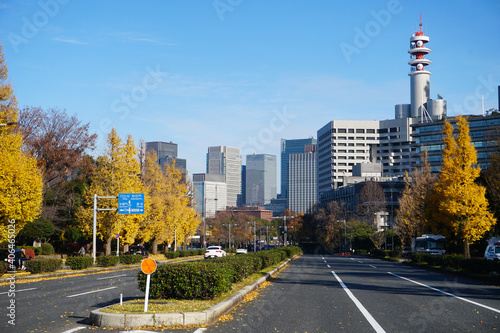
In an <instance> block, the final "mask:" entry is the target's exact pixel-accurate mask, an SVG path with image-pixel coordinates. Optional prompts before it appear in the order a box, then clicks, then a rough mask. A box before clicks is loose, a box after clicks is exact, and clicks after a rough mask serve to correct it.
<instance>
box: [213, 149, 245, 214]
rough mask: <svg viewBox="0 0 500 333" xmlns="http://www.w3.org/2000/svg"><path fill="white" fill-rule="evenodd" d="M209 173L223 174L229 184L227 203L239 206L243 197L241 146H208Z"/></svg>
mask: <svg viewBox="0 0 500 333" xmlns="http://www.w3.org/2000/svg"><path fill="white" fill-rule="evenodd" d="M207 173H208V174H212V175H223V176H224V177H225V182H226V185H227V205H228V206H237V205H238V202H239V200H240V197H241V154H240V148H234V147H227V146H215V147H208V153H207Z"/></svg>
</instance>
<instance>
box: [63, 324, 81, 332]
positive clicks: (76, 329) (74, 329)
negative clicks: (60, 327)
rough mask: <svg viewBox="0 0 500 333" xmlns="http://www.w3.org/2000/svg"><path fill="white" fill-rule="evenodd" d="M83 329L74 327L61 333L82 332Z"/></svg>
mask: <svg viewBox="0 0 500 333" xmlns="http://www.w3.org/2000/svg"><path fill="white" fill-rule="evenodd" d="M84 328H85V327H83V326H82V327H75V328H72V329H70V330H67V331H64V332H62V333H73V332H76V331H79V330H83V329H84Z"/></svg>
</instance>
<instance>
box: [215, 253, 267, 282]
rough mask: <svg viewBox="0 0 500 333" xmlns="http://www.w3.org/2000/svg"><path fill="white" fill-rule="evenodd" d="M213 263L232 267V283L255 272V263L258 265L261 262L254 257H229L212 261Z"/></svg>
mask: <svg viewBox="0 0 500 333" xmlns="http://www.w3.org/2000/svg"><path fill="white" fill-rule="evenodd" d="M213 262H218V263H225V264H228V265H230V266H231V267H232V273H233V282H239V281H241V280H243V279H245V278H246V277H248V276H250V275H251V274H253V273H255V272H257V269H256V267H257V265H256V264H255V262H258V263H259V265H260V263H261V260H260V258H257V257H256V256H230V257H223V258H217V259H214V260H213ZM258 267H260V266H258ZM259 270H260V269H259Z"/></svg>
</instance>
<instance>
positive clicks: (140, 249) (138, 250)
mask: <svg viewBox="0 0 500 333" xmlns="http://www.w3.org/2000/svg"><path fill="white" fill-rule="evenodd" d="M125 254H140V255H142V256H143V257H144V258H147V257H148V255H149V253H148V250H146V248H145V247H144V246H142V245H137V246H131V247H130V249H129V250H128V252H126V253H125Z"/></svg>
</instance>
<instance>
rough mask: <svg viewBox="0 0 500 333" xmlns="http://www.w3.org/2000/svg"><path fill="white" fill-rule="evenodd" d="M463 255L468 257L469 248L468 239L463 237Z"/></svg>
mask: <svg viewBox="0 0 500 333" xmlns="http://www.w3.org/2000/svg"><path fill="white" fill-rule="evenodd" d="M464 256H465V258H466V259H470V248H469V240H468V239H464Z"/></svg>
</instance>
